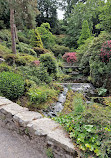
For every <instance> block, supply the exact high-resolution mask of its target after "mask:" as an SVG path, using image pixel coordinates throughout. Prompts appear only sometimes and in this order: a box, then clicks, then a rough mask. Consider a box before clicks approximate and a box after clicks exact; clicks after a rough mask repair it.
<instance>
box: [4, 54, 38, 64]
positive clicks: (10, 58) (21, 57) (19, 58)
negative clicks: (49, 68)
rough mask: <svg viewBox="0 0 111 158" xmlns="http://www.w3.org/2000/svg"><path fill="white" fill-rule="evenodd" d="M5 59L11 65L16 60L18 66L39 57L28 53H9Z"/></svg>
mask: <svg viewBox="0 0 111 158" xmlns="http://www.w3.org/2000/svg"><path fill="white" fill-rule="evenodd" d="M5 60H6V62H7V63H8V64H9V65H13V63H14V62H15V64H16V65H17V66H22V65H23V66H25V65H28V64H30V63H32V62H33V61H35V60H37V58H35V57H33V56H32V55H28V54H17V55H15V54H8V55H6V56H5Z"/></svg>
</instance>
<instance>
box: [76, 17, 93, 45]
mask: <svg viewBox="0 0 111 158" xmlns="http://www.w3.org/2000/svg"><path fill="white" fill-rule="evenodd" d="M90 36H91V33H90V29H89V25H88V21H87V20H84V21H83V24H82V30H81V36H80V37H79V40H78V44H79V45H81V44H84V41H85V40H86V39H88V38H89V37H90Z"/></svg>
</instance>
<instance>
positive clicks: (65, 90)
mask: <svg viewBox="0 0 111 158" xmlns="http://www.w3.org/2000/svg"><path fill="white" fill-rule="evenodd" d="M67 92H68V88H67V87H64V91H63V95H64V96H66V95H67Z"/></svg>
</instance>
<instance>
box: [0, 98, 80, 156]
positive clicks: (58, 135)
mask: <svg viewBox="0 0 111 158" xmlns="http://www.w3.org/2000/svg"><path fill="white" fill-rule="evenodd" d="M0 120H1V121H2V123H3V124H4V126H5V127H7V128H8V129H10V130H13V131H16V132H17V133H20V134H22V135H25V136H28V137H29V139H30V140H31V141H34V144H35V146H36V148H37V150H40V151H42V153H43V154H44V158H45V157H46V152H47V151H48V149H50V150H51V152H52V153H53V155H54V158H76V157H81V156H80V152H79V150H78V149H77V148H76V147H75V146H74V145H73V143H72V141H71V139H70V138H69V137H68V134H67V133H66V132H65V131H64V130H63V129H62V127H61V126H60V125H59V124H58V123H56V122H54V121H53V120H51V119H49V118H45V117H43V116H42V115H41V114H40V113H38V112H33V111H29V110H28V109H27V108H23V107H21V106H19V105H18V104H16V103H13V102H11V101H10V100H8V99H6V98H4V97H0Z"/></svg>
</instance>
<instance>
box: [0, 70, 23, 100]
mask: <svg viewBox="0 0 111 158" xmlns="http://www.w3.org/2000/svg"><path fill="white" fill-rule="evenodd" d="M0 91H1V93H2V94H3V95H4V96H5V97H7V98H9V99H17V98H18V97H20V96H21V95H22V94H23V92H24V80H23V79H22V77H21V76H19V75H17V74H15V73H13V72H1V73H0Z"/></svg>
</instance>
